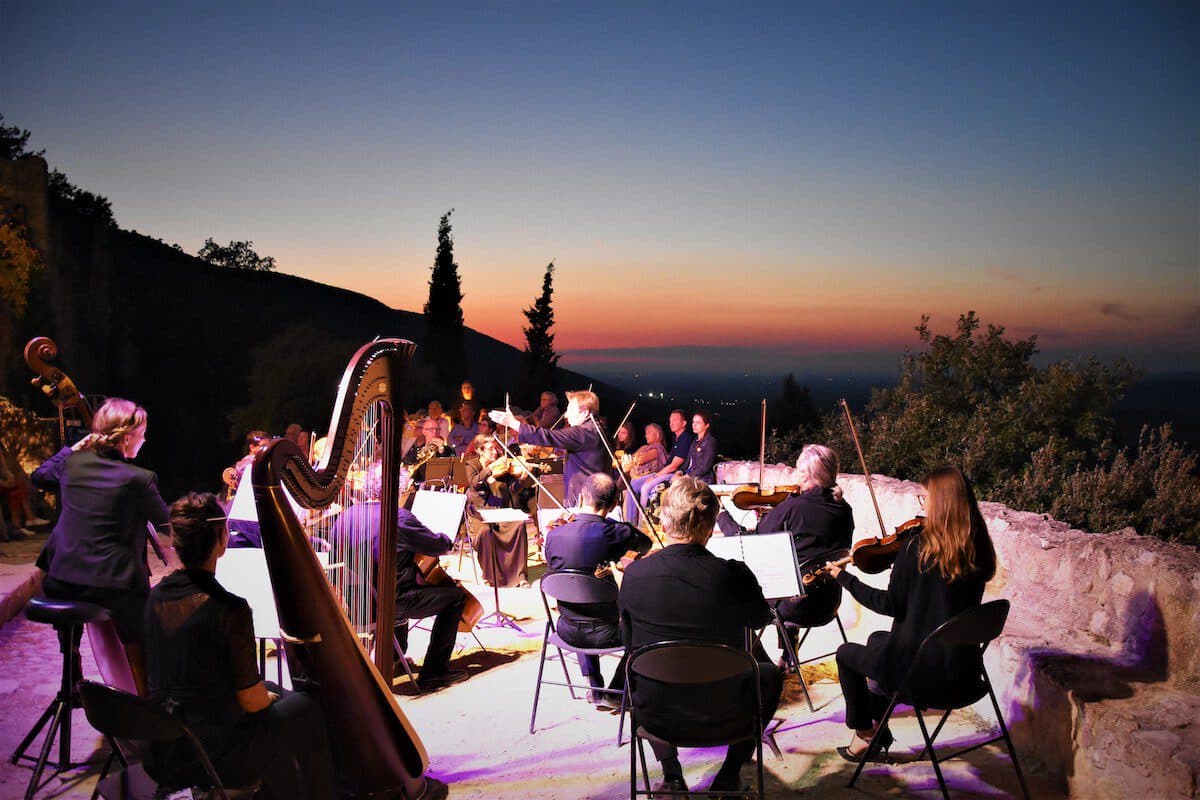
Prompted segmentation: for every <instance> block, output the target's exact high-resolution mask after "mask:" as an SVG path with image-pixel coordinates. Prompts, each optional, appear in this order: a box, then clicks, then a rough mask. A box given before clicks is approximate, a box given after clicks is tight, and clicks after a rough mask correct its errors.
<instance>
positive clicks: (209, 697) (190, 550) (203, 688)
mask: <svg viewBox="0 0 1200 800" xmlns="http://www.w3.org/2000/svg"><path fill="white" fill-rule="evenodd" d="M170 520H171V527H172V532H173V539H174V543H175V550H176V552H177V553H178V554H179V559H180V561H182V562H183V569H180V570H177V571H175V572H173V573H171V574H170V575H168V576H167V577H166V578H164V579H163V580H162V582H161V583H159V584H158V585H157V586H156V587H154V589H153V590H152V591H151V592H150V596H149V599H148V600H147V602H146V611H145V627H146V655H147V665H148V667H149V678H150V699H151V701H152V702H154V703H156V704H159V705H161V706H162V707H163V708H165V709H167V710H168V711H170V713H172V714H173V715H175V716H178V717H179V718H180V719H182V720H183V721H184V722H186V723H187V725H188V727H190V728H191V729H192V731H193V732H195V734H196V735H197V736H198V737H199V738H200V743H201V744H202V745H203V746H204V749H205V751H206V752H207V753H208V755H209V757H210V758H211V759H212V762H213V765H214V766H215V767H216V769H217V773H218V774H219V775H220V776H221V780H222V782H224V783H226V784H228V785H233V786H245V785H249V784H252V783H253V782H255V781H256V780H258V779H260V778H261V779H262V783H263V787H264V788H265V789H266V791H267V792H268V793H269V795H270V796H271V797H273V798H285V797H287V798H291V797H296V798H311V800H332V798H334V797H335V796H336V789H337V787H336V781H335V780H334V773H333V762H332V758H331V755H330V746H329V738H328V736H327V733H326V725H325V718H324V714H323V713H322V710H321V704H320V702H319V701H318V700H316V699H315V698H313V697H309V696H307V695H305V694H303V693H299V692H285V691H283V690H282V689H280V688H279V687H278V686H275V685H273V684H266V683H264V682H263V680H262V678H261V676H260V675H259V673H258V661H257V659H256V657H255V646H254V625H253V621H252V619H251V613H250V606H249V605H248V604H247V603H246V601H245V600H243V599H242V598H240V597H238V596H237V595H234V594H231V593H230V592H228V591H226V590H225V589H224V588H223V587H222V586H221V584H220V583H218V582H217V578H216V574H215V572H216V566H217V560H218V559H219V558H220V557H221V556H222V555H223V554H224V553H225V548H226V546H227V544H228V542H229V529H228V528H227V527H226V525H225V515H224V512H223V511H222V510H221V507H220V505H218V503H217V501H216V498H215V497H213V496H212V495H211V494H195V493H191V494H188V495H186V496H184V497H182V498H180V499H179V500H177V501H175V502H174V503H172V504H171V516H170ZM146 769H147V771H148V772H149V773H150V775H151V776H153V777H154V778H155V779H156V780H158V781H159V782H161V783H164V784H166V785H168V786H187V785H191V784H192V783H194V782H196V781H198V780H203V778H204V775H203V772H201V771H200V770H199V769H198V765H197V764H196V762H195V760H194V758H193V756H192V749H191V746H190V745H189V744H188V743H187V742H183V741H180V740H175V741H169V742H158V743H155V744H154V745H153V746H152V748H151V750H150V754H149V757H148V758H147V760H146Z"/></svg>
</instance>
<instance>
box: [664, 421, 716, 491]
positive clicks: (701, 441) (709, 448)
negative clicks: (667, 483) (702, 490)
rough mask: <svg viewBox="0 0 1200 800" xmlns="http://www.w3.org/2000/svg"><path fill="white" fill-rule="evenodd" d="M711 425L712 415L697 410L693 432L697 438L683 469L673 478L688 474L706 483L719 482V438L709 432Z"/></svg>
mask: <svg viewBox="0 0 1200 800" xmlns="http://www.w3.org/2000/svg"><path fill="white" fill-rule="evenodd" d="M711 426H712V415H711V414H709V413H708V412H707V411H697V412H696V413H695V414H693V415H692V433H694V434H695V435H696V440H695V441H694V442H693V443H692V449H691V450H689V451H688V459H687V463H686V464H684V466H683V471H682V472H680V473H679V475H676V476H675V477H674V478H672V479H671V480H673V481H674V480H677V479H678V478H680V477H681V476H683V475H687V476H690V477H692V478H697V479H699V480H702V481H704V482H705V483H716V482H717V473H716V467H717V440H716V439H714V438H713V437H712V435H711V434H710V433H709V429H710V428H711Z"/></svg>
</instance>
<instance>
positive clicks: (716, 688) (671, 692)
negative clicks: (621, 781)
mask: <svg viewBox="0 0 1200 800" xmlns="http://www.w3.org/2000/svg"><path fill="white" fill-rule="evenodd" d="M625 675H626V677H625V693H626V695H627V697H628V698H629V713H630V725H629V727H630V730H631V731H633V742H634V746H633V747H630V748H629V796H630V798H631V800H636V798H637V796H638V795H650V794H653V795H654V796H655V797H662V796H679V797H695V796H705V797H708V796H714V797H715V796H722V797H728V796H729V795H731V794H739V792H737V791H733V792H731V791H729V790H727V789H725V790H720V791H711V790H710V791H695V790H692V791H689V792H679V791H672V790H665V789H660V790H658V791H654V792H652V791H651V789H650V773H649V771H648V770H647V768H646V751H645V747H644V745H643V744H642V742H643V740H646V741H651V742H654V741H657V742H659V743H664V744H669V745H673V746H675V747H716V746H718V745H729V744H733V743H736V742H740V741H743V740H745V739H747V738H751V739H753V740H754V742H755V747H756V754H757V758H756V761H757V762H758V789H757V792H756V796H757V797H758V798H759V800H762V799H763V798H764V797H765V796H766V794H765V784H764V782H763V748H762V746H763V742H762V729H763V720H762V713H761V708H762V687H761V686H760V684H759V676H758V662H757V661H756V660H755V658H754V656H753V655H751V654H750V653H749V652H747V651H746V650H743V649H740V648H736V647H730V646H729V645H725V644H715V643H712V642H692V641H671V642H659V643H657V644H649V645H646V646H645V647H641V648H639V649H637V650H636V651H634V653H633V654H632V655H631V656H630V657H629V662H628V663H627V664H626V666H625ZM746 681H751V682H752V683H753V690H754V699H753V701H752V702H747V698H746ZM647 688H649V692H647ZM663 706H666V707H669V708H671V709H672V710H677V709H679V708H681V707H686V708H688V709H689V712H690V713H689V714H688V730H687V731H681V730H679V729H677V728H672V727H671V726H670V724H669V723H662V722H659V721H657V720H658V719H660V718H659V717H656V716H655V715H654V708H655V707H663ZM649 720H655V721H654V722H650V721H649ZM698 729H705V730H706V731H707V732H706V733H705V734H704V735H697V734H696V730H698ZM635 751H636V752H635ZM639 760H640V762H641V767H642V783H643V785H644V786H645V790H644V791H642V790H639V789H638V788H637V770H638V761H639Z"/></svg>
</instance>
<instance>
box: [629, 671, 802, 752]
mask: <svg viewBox="0 0 1200 800" xmlns="http://www.w3.org/2000/svg"><path fill="white" fill-rule="evenodd" d="M747 683H748V682H747ZM758 686H759V693H760V694H761V697H762V704H761V705H760V706H759V710H760V712H761V715H762V721H763V725H766V724H767V722H769V721H770V720H771V718H772V717H774V716H775V711H776V710H777V709H778V708H779V698H780V696H781V695H782V694H783V674H782V673H781V672H780V671H779V669H778V668H777V667H776V666H775V665H774V664H769V663H763V662H761V661H760V662H759V665H758ZM648 688H649V687H648ZM639 722H641V720H639ZM646 722H649V723H651V725H650V727H651V728H653V727H654V726H653V719H650V720H646ZM665 722H666V725H665V727H667V728H669V729H670V730H671V731H672V732H673V733H674V734H675V735H676V736H677V737H679V738H680V739H683V738H685V737H688V736H690V735H694V736H696V737H697V738H698V737H701V736H707V735H711V734H712V733H713V729H712V725H711V724H705V725H700V726H697V727H695V728H693V729H692V730H689V726H688V724H687V723H686V721H681V720H674V721H665ZM757 746H758V742H756V741H755V740H754V739H744V740H742V741H740V742H734V743H733V744H731V745H729V749H728V750H727V751H726V753H725V763H723V764H722V765H721V772H725V773H736V772H737V770H739V769H740V768H741V766H742V764H745V763H746V762H747V761H748V760H749V759H750V757H751V756H752V755H753V754H754V750H755V748H756V747H757ZM650 747H651V749H653V750H654V755H655V757H656V758H658V760H659V761H660V762H666V761H673V762H675V763H678V758H679V750H678V748H676V747H675V746H674V745H670V744H666V743H659V742H656V741H654V740H653V739H651V740H650ZM664 772H665V770H664Z"/></svg>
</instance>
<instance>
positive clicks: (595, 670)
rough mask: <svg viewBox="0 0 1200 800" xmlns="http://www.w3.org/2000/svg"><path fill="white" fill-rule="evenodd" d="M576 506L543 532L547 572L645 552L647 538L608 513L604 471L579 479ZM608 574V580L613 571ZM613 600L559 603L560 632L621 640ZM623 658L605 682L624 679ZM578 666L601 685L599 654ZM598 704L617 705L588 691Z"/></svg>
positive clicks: (583, 639)
mask: <svg viewBox="0 0 1200 800" xmlns="http://www.w3.org/2000/svg"><path fill="white" fill-rule="evenodd" d="M579 504H580V509H579V512H578V513H576V514H575V515H574V518H573V519H572V520H571V521H569V522H564V523H563V524H562V525H559V526H558V527H557V528H553V529H551V530H550V532H549V533H548V534H546V563H547V565H548V566H549V567H550V572H560V571H562V570H582V571H585V572H592V571H593V570H595V569H596V568H597V567H598V566H601V565H606V564H608V562H610V561H619V560H620V559H621V557H622V556H624V555H625V554H626V553H628V552H631V551H633V552H637V553H645V552H646V551H647V550H649V549H650V544H651V543H650V538H649V537H648V536H646V534H644V533H642V532H641V531H639V530H638V529H637V528H635V527H633V526H632V525H630V524H629V523H627V522H617V521H615V520H612V519H609V517H608V514H609V512H610V511H612V510H613V509H614V508H615V507H616V505H617V484H616V483H615V482H614V481H613V479H612V478H610V477H608V476H607V475H601V474H596V475H591V476H589V477H588V478H587V479H586V480H584V481H583V485H582V486H581V488H580V494H579ZM606 579H607V580H608V581H610V582H611V581H612V580H613V578H612V575H611V573H610V574H608V575H607V577H606ZM617 620H618V615H617V604H616V603H589V604H579V603H568V602H562V601H560V602H559V604H558V624H557V630H558V635H559V636H561V637H562V638H563V641H565V642H567V643H568V644H571V645H574V646H576V647H616V646H618V645H619V644H620V635H619V632H618V629H617ZM624 665H625V661H624V659H622V660H621V663H620V664H618V665H617V669H616V673H615V674H614V675H613V680H612V683H611V684H610V685H609V688H612V689H618V688H620V687H621V686H623V685H624V682H625V673H624ZM579 668H580V671H582V672H583V674H584V676H585V677H586V678H587V679H588V683H589V684H591V686H592V687H593V688H597V689H598V688H601V687H603V686H604V676H603V675H602V674H601V672H600V657H599V656H580V657H579ZM591 700H592V702H593V703H595V704H596V705H597V706H604V707H610V708H616V707H619V703H617V704H614V702H613V696H611V695H608V694H606V693H604V692H592V693H591Z"/></svg>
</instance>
